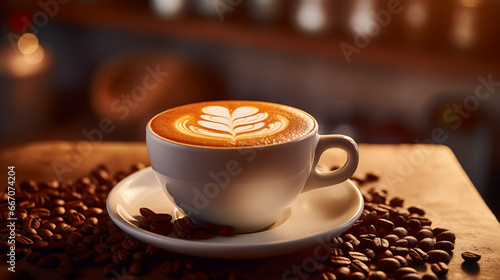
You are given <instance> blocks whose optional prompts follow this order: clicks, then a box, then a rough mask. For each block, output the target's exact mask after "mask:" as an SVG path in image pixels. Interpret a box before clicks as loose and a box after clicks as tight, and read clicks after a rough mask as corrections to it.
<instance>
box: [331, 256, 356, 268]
mask: <svg viewBox="0 0 500 280" xmlns="http://www.w3.org/2000/svg"><path fill="white" fill-rule="evenodd" d="M329 264H330V265H332V266H333V267H339V266H348V265H350V264H351V260H350V259H349V258H347V257H343V256H331V257H330V259H329Z"/></svg>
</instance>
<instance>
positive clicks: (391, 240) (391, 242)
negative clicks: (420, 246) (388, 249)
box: [384, 230, 400, 245]
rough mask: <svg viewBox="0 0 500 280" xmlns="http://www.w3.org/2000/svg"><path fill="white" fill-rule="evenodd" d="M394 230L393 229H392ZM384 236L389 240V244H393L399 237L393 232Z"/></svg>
mask: <svg viewBox="0 0 500 280" xmlns="http://www.w3.org/2000/svg"><path fill="white" fill-rule="evenodd" d="M393 231H394V230H393ZM384 238H385V239H386V240H387V241H389V245H394V244H395V243H396V242H397V241H398V240H400V237H399V236H397V235H396V234H394V233H391V234H388V235H386V236H384Z"/></svg>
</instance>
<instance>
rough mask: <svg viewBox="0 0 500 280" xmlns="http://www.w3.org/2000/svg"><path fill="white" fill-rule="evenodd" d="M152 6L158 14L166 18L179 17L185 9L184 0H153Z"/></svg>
mask: <svg viewBox="0 0 500 280" xmlns="http://www.w3.org/2000/svg"><path fill="white" fill-rule="evenodd" d="M150 3H151V5H152V8H153V10H154V11H155V12H156V14H158V15H160V16H162V17H166V18H175V17H178V16H179V15H180V14H181V13H182V12H183V10H184V8H185V1H184V0H151V2H150Z"/></svg>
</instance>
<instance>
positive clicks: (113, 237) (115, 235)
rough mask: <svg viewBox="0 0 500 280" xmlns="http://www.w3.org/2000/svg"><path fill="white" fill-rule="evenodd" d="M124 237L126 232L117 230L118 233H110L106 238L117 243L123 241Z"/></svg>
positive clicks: (112, 242) (108, 241)
mask: <svg viewBox="0 0 500 280" xmlns="http://www.w3.org/2000/svg"><path fill="white" fill-rule="evenodd" d="M123 238H125V234H124V233H123V232H116V233H113V234H111V235H109V236H108V237H107V238H106V242H107V243H109V244H115V243H118V242H121V241H122V240H123Z"/></svg>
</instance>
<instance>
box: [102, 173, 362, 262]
mask: <svg viewBox="0 0 500 280" xmlns="http://www.w3.org/2000/svg"><path fill="white" fill-rule="evenodd" d="M140 207H148V208H150V209H152V210H154V211H156V212H157V213H169V214H171V215H172V216H174V212H175V211H176V209H175V206H174V205H173V204H172V203H171V202H170V201H169V200H168V198H167V196H166V195H165V193H164V192H163V190H162V189H161V186H160V185H159V184H158V182H157V180H156V177H155V176H154V174H153V170H152V169H151V167H148V168H145V169H143V170H140V171H137V172H136V173H134V174H132V175H130V176H128V177H127V178H125V179H123V180H122V181H121V182H119V183H118V184H117V185H116V186H115V187H114V188H113V189H112V190H111V192H110V193H109V196H108V199H107V209H108V214H109V216H110V217H111V219H112V220H113V221H114V222H115V223H116V224H117V225H118V226H119V227H120V228H121V229H122V230H123V231H125V232H126V233H128V234H129V235H131V236H133V237H135V238H137V239H139V240H141V241H143V242H146V243H148V244H151V245H154V246H156V247H159V248H162V249H166V250H169V251H172V252H177V253H181V254H186V255H192V256H199V257H208V258H222V259H250V258H263V257H270V256H275V255H281V254H286V253H291V252H294V251H298V250H301V249H306V248H308V247H313V246H315V245H319V244H320V243H324V242H326V241H327V240H326V238H332V237H335V236H337V235H338V234H341V233H343V232H344V231H346V230H347V229H349V227H351V226H352V224H354V222H356V220H357V219H358V218H359V216H360V215H361V212H362V211H363V197H362V196H361V193H360V191H359V190H358V188H357V187H356V186H355V185H354V184H353V183H352V182H351V181H349V180H347V181H345V182H343V183H341V184H338V185H333V186H329V187H325V188H321V189H317V190H313V191H309V192H307V193H304V194H301V195H299V197H298V198H297V199H296V200H295V202H294V203H293V204H292V206H290V208H289V210H288V211H287V212H286V213H285V214H284V215H282V217H281V218H280V220H279V221H277V222H276V223H275V225H273V226H271V227H270V228H269V229H267V230H264V231H260V232H255V233H248V234H237V235H235V236H232V237H221V236H217V237H213V238H210V239H205V240H184V239H179V238H177V237H175V235H174V234H173V233H172V234H171V235H170V236H162V235H158V234H155V233H152V232H149V231H146V230H144V229H141V228H139V227H138V219H140V217H141V215H140V213H139V208H140Z"/></svg>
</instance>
